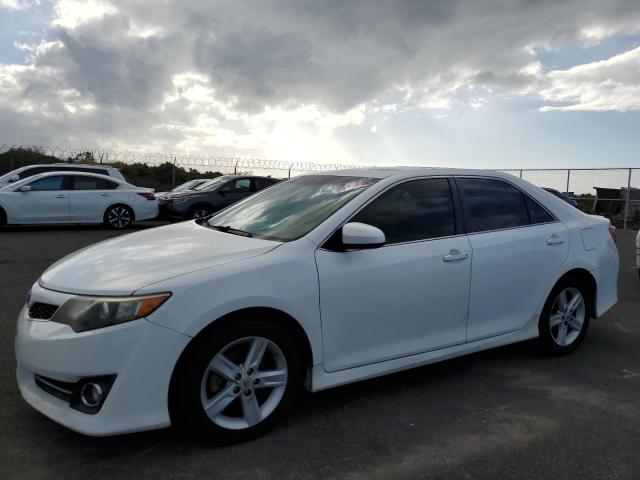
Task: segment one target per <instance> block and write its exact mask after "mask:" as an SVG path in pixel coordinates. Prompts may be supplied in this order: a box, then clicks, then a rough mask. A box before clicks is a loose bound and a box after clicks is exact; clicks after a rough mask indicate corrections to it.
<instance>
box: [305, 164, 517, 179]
mask: <svg viewBox="0 0 640 480" xmlns="http://www.w3.org/2000/svg"><path fill="white" fill-rule="evenodd" d="M313 175H337V176H344V177H368V178H379V179H383V178H398V179H403V178H412V177H425V176H452V175H456V176H464V175H472V176H478V175H479V176H487V177H495V178H508V179H511V178H513V175H511V174H508V173H505V172H500V171H498V170H480V169H472V168H447V167H380V168H370V167H369V168H367V167H363V168H348V169H344V170H331V171H327V172H315V173H313Z"/></svg>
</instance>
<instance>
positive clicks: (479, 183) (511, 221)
mask: <svg viewBox="0 0 640 480" xmlns="http://www.w3.org/2000/svg"><path fill="white" fill-rule="evenodd" d="M456 184H457V185H458V188H459V190H460V193H461V195H462V197H463V198H464V202H465V204H466V207H467V215H468V217H469V218H468V219H467V220H468V223H469V233H472V232H485V231H488V230H499V229H502V228H513V227H521V226H525V225H529V215H528V213H527V206H526V204H525V196H524V195H523V194H522V193H521V192H520V190H518V189H517V188H515V187H513V186H512V185H509V184H508V183H506V182H503V181H500V180H492V179H487V178H458V179H456Z"/></svg>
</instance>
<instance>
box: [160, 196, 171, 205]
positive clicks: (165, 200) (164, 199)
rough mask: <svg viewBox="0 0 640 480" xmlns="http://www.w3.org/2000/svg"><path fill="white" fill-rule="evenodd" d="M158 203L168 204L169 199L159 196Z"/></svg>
mask: <svg viewBox="0 0 640 480" xmlns="http://www.w3.org/2000/svg"><path fill="white" fill-rule="evenodd" d="M158 203H159V204H160V205H166V204H168V203H169V200H167V199H166V198H162V197H159V198H158Z"/></svg>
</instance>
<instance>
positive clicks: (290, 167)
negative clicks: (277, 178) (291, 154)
mask: <svg viewBox="0 0 640 480" xmlns="http://www.w3.org/2000/svg"><path fill="white" fill-rule="evenodd" d="M294 165H295V163H292V164H291V165H289V178H291V169H292V168H293V166H294Z"/></svg>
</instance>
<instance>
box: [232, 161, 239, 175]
mask: <svg viewBox="0 0 640 480" xmlns="http://www.w3.org/2000/svg"><path fill="white" fill-rule="evenodd" d="M239 161H240V160H236V164H235V165H234V166H233V174H234V175H237V174H238V162H239Z"/></svg>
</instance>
